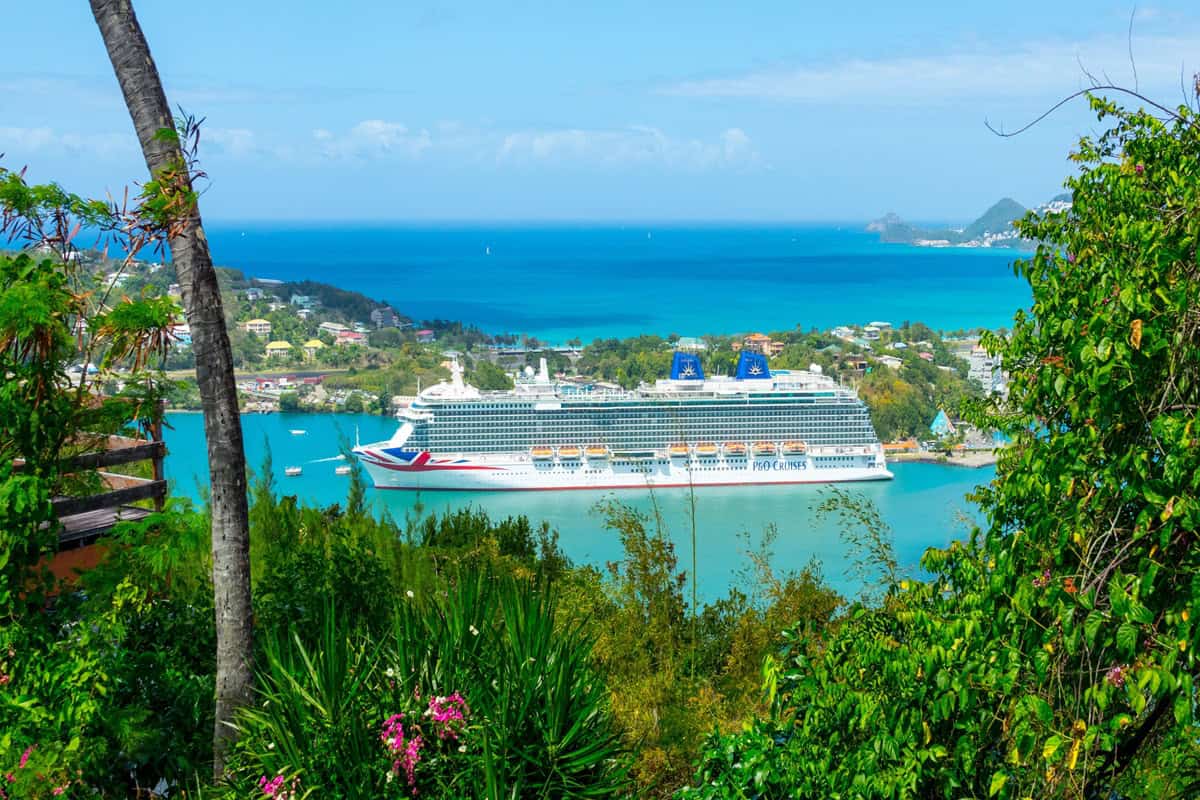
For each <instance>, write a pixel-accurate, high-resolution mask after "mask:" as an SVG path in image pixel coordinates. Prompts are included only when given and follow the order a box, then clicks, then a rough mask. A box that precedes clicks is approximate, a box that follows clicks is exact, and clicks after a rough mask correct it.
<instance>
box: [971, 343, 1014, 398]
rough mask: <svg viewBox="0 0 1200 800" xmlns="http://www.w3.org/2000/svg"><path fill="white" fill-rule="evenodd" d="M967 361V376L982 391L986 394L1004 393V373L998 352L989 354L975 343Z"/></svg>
mask: <svg viewBox="0 0 1200 800" xmlns="http://www.w3.org/2000/svg"><path fill="white" fill-rule="evenodd" d="M967 363H968V364H969V365H970V368H969V370H968V372H967V378H968V379H969V380H971V381H973V382H974V383H975V384H976V385H977V386H979V388H981V389H983V391H984V392H986V393H987V394H993V393H998V394H1004V393H1005V388H1006V387H1005V380H1004V373H1003V372H1002V371H1001V369H1000V355H999V354H996V355H994V356H993V355H990V354H989V353H988V351H987V350H984V349H983V348H982V347H980V346H979V345H976V346H975V347H972V348H971V354H970V356H968V357H967Z"/></svg>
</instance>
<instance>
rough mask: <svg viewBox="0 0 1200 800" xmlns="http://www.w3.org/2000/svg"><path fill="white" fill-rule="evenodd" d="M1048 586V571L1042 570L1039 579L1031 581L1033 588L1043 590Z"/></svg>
mask: <svg viewBox="0 0 1200 800" xmlns="http://www.w3.org/2000/svg"><path fill="white" fill-rule="evenodd" d="M1049 584H1050V570H1048V569H1046V570H1042V574H1041V576H1040V577H1037V578H1034V579H1033V588H1035V589H1045V588H1046V587H1047V586H1048V585H1049Z"/></svg>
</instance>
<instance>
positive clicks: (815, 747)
mask: <svg viewBox="0 0 1200 800" xmlns="http://www.w3.org/2000/svg"><path fill="white" fill-rule="evenodd" d="M1198 88H1200V86H1198ZM1091 102H1092V108H1093V110H1094V111H1095V112H1096V113H1097V116H1098V117H1099V119H1100V120H1101V121H1102V122H1109V123H1110V127H1109V128H1108V129H1107V130H1106V131H1105V132H1104V133H1102V134H1101V135H1099V136H1098V137H1096V138H1085V139H1083V140H1082V141H1081V143H1080V147H1079V149H1078V151H1077V152H1076V154H1075V155H1074V156H1073V158H1074V160H1076V161H1077V162H1078V163H1079V165H1080V173H1079V175H1078V176H1077V177H1074V178H1071V179H1070V180H1069V181H1068V185H1069V186H1070V187H1071V189H1072V199H1073V205H1072V207H1071V208H1070V209H1068V210H1065V211H1062V212H1056V213H1048V214H1046V215H1045V216H1041V217H1039V216H1036V215H1030V216H1028V217H1026V218H1025V219H1024V220H1023V221H1022V222H1020V223H1018V230H1019V232H1020V233H1021V234H1022V236H1023V237H1024V238H1026V239H1029V240H1031V241H1037V242H1040V243H1041V244H1040V245H1039V247H1038V249H1037V251H1036V254H1035V255H1034V256H1033V258H1031V259H1029V260H1026V261H1021V262H1018V264H1017V268H1018V271H1019V273H1020V274H1021V275H1022V276H1023V277H1024V278H1025V279H1026V280H1027V281H1028V282H1029V284H1030V287H1031V289H1032V295H1033V306H1032V308H1031V309H1030V311H1029V312H1028V313H1027V312H1024V311H1019V312H1018V313H1017V315H1016V318H1015V320H1014V324H1013V327H1012V333H1011V336H1010V337H1009V338H1008V339H1001V338H999V337H996V336H987V337H985V339H984V341H985V345H986V346H987V347H988V348H989V349H990V350H991V351H992V352H993V353H997V352H998V353H1000V354H1002V355H1003V357H1004V363H1005V364H1006V365H1007V366H1008V368H1009V369H1010V370H1011V374H1012V381H1011V384H1010V387H1011V393H1010V397H1009V401H1008V403H1007V404H1006V405H1004V406H989V405H984V403H985V402H994V400H993V401H977V402H976V403H975V404H974V406H975V407H974V409H973V410H969V413H968V415H967V416H968V419H969V420H970V421H972V422H974V423H975V424H976V425H978V426H979V427H981V428H985V429H986V428H997V429H999V430H1001V431H1002V432H1003V433H1004V434H1005V435H1006V436H1007V437H1008V438H1009V439H1010V440H1011V442H1012V444H1011V446H1010V447H1008V448H1006V449H1005V451H1004V453H1003V455H1002V456H1001V459H1000V462H999V464H998V466H997V477H996V479H995V480H994V481H993V482H992V483H991V484H989V485H988V486H986V487H985V488H983V489H982V490H981V491H980V493H979V495H978V497H977V499H978V500H979V504H980V508H981V510H982V511H983V513H984V514H985V516H986V523H985V524H984V525H982V526H981V527H980V528H979V529H977V530H975V531H974V532H973V533H972V535H971V537H970V539H969V540H967V541H961V542H953V543H952V544H951V545H950V547H948V548H945V549H934V550H930V551H928V552H927V553H926V554H925V557H924V558H923V560H922V566H923V567H924V569H925V571H926V573H927V574H928V575H929V576H930V577H929V579H928V580H913V579H909V580H891V581H889V582H888V584H889V585H888V589H887V593H886V596H885V597H884V598H883V599H882V601H880V602H879V603H864V604H860V605H858V606H857V607H855V608H853V609H851V610H850V612H849V613H848V614H846V615H845V617H844V619H843V620H842V622H841V624H840V625H838V626H835V627H834V628H833V629H832V630H831V631H828V632H826V633H824V634H817V635H812V634H811V633H807V632H805V631H802V630H797V631H796V634H797V637H796V639H795V640H794V644H793V647H792V648H791V650H790V653H789V654H788V655H787V656H786V658H785V660H784V662H783V663H782V664H780V665H778V667H777V668H775V669H773V671H771V673H770V675H771V681H770V682H769V685H770V686H771V687H772V692H773V696H774V699H775V707H774V713H773V715H772V717H771V718H770V719H769V720H763V721H760V723H759V724H758V725H756V726H754V727H753V729H751V730H749V731H747V732H746V733H744V734H740V735H738V736H735V737H730V738H728V739H724V740H722V739H719V738H718V739H716V740H714V741H713V742H712V745H713V746H712V747H710V749H709V751H708V753H707V755H706V756H705V758H704V759H703V761H702V765H701V769H700V772H699V775H698V777H699V778H700V779H701V783H702V785H701V787H700V788H699V789H697V790H695V791H694V792H689V793H688V794H687V796H689V797H712V798H716V797H735V796H738V797H742V796H784V795H785V793H788V794H787V795H786V796H794V797H834V796H842V797H850V796H853V797H859V798H885V797H886V798H893V797H897V796H901V795H903V796H911V797H996V798H999V800H1017V799H1018V798H1025V797H1039V798H1071V800H1075V799H1076V798H1084V799H1086V800H1098V799H1099V798H1110V797H1134V796H1136V797H1163V798H1165V797H1195V796H1197V793H1198V792H1200V758H1198V755H1200V753H1198V749H1200V744H1198V738H1197V730H1198V729H1200V717H1198V714H1197V705H1196V681H1197V678H1198V677H1200V657H1198V656H1197V648H1198V647H1200V622H1197V623H1194V622H1193V621H1192V620H1193V619H1194V618H1195V615H1196V614H1197V613H1198V612H1200V549H1198V548H1197V547H1196V543H1195V542H1196V531H1197V530H1198V529H1200V447H1198V446H1197V441H1198V439H1197V435H1198V434H1197V431H1198V430H1200V428H1198V427H1197V411H1198V410H1200V316H1198V315H1197V309H1198V308H1200V258H1198V245H1197V243H1198V242H1200V117H1198V116H1197V115H1196V113H1195V112H1193V111H1190V110H1189V109H1187V108H1186V107H1184V108H1179V109H1177V110H1171V109H1163V108H1161V107H1159V108H1158V111H1160V112H1162V113H1163V115H1164V116H1165V117H1166V119H1165V120H1164V119H1160V118H1158V117H1157V116H1155V115H1152V114H1149V113H1146V112H1144V111H1137V112H1130V111H1125V110H1122V109H1120V108H1118V107H1117V106H1116V105H1115V104H1113V103H1111V102H1109V101H1106V100H1101V99H1098V98H1093V99H1092V101H1091Z"/></svg>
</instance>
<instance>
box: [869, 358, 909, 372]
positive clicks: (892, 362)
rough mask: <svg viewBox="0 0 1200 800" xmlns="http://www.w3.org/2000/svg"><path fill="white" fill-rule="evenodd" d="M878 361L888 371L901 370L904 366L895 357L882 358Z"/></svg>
mask: <svg viewBox="0 0 1200 800" xmlns="http://www.w3.org/2000/svg"><path fill="white" fill-rule="evenodd" d="M876 360H877V361H879V363H880V364H883V365H884V366H885V367H887V368H888V369H900V367H901V365H903V364H904V362H903V361H901V360H900V359H898V358H896V357H895V356H880V357H879V358H878V359H876Z"/></svg>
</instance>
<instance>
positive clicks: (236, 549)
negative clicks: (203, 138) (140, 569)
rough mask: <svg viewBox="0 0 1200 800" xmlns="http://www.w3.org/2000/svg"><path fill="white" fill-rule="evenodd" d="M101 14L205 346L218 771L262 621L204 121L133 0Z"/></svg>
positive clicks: (199, 341) (247, 684)
mask: <svg viewBox="0 0 1200 800" xmlns="http://www.w3.org/2000/svg"><path fill="white" fill-rule="evenodd" d="M91 8H92V15H93V16H94V18H95V20H96V24H97V25H98V26H99V28H100V35H101V37H102V38H103V39H104V46H105V48H106V49H107V51H108V56H109V59H110V60H111V61H112V65H113V70H114V72H115V73H116V77H117V81H118V83H119V84H120V86H121V93H122V94H123V95H124V98H125V105H126V107H127V108H128V109H129V115H130V117H131V118H132V120H133V126H134V129H135V130H136V132H137V137H138V141H139V143H140V144H141V148H142V154H143V156H144V157H145V160H146V166H147V168H148V169H149V171H150V175H151V180H150V182H149V183H147V184H146V188H145V190H146V192H147V193H148V194H149V195H150V196H151V198H152V201H151V202H152V204H151V206H150V208H151V210H157V212H158V213H159V214H160V215H161V219H160V221H161V222H162V223H163V224H164V225H165V226H166V227H167V229H168V244H169V246H170V249H171V259H172V261H173V262H174V265H175V273H176V276H177V279H178V281H179V285H180V289H181V291H182V294H183V306H184V312H185V314H186V316H187V321H188V325H189V326H190V327H191V331H192V348H193V350H194V352H195V354H196V382H197V385H198V387H199V390H200V399H201V406H202V408H203V410H204V433H205V438H206V440H207V442H208V469H209V476H210V482H211V486H212V494H211V506H212V559H213V596H214V601H215V608H216V628H217V655H216V724H215V726H214V730H213V758H214V762H213V772H214V774H215V775H220V774H221V773H222V772H223V766H224V759H225V752H226V748H227V746H228V744H229V741H230V739H231V737H232V736H233V735H234V729H233V728H232V727H231V726H230V724H229V723H230V721H231V720H232V717H233V712H234V710H235V709H236V708H238V707H239V706H242V705H245V704H246V703H248V702H249V701H250V698H251V695H252V692H253V684H252V681H253V670H252V665H251V661H252V658H253V630H252V626H251V623H252V611H251V605H250V534H249V518H248V511H247V502H246V456H245V451H244V450H243V447H242V428H241V418H240V416H239V412H238V397H237V386H236V385H235V383H234V376H233V354H232V351H231V349H230V345H229V335H228V332H227V331H226V328H225V314H224V310H223V307H222V303H221V290H220V286H219V285H218V283H217V273H216V271H215V270H214V269H213V263H212V255H211V254H210V252H209V249H208V239H207V237H206V236H205V234H204V227H203V225H202V223H201V219H200V208H199V202H198V194H197V193H196V191H195V189H194V187H193V174H192V170H193V168H194V147H195V144H196V142H197V141H198V137H199V131H198V128H195V127H193V126H188V127H187V129H186V130H185V133H187V134H189V135H191V136H192V137H193V138H192V139H191V146H192V148H193V150H192V151H191V152H185V149H184V144H185V143H184V137H182V136H180V135H179V134H178V133H177V132H176V125H175V121H174V119H173V117H172V116H171V109H170V106H169V105H168V104H167V97H166V94H165V93H164V92H163V88H162V81H161V80H160V78H159V75H158V68H157V67H156V66H155V63H154V59H153V58H151V56H150V47H149V45H148V44H147V42H146V37H145V36H144V35H143V33H142V29H141V26H140V25H139V24H138V20H137V17H136V16H135V15H134V11H133V5H132V3H131V2H130V0H91Z"/></svg>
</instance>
